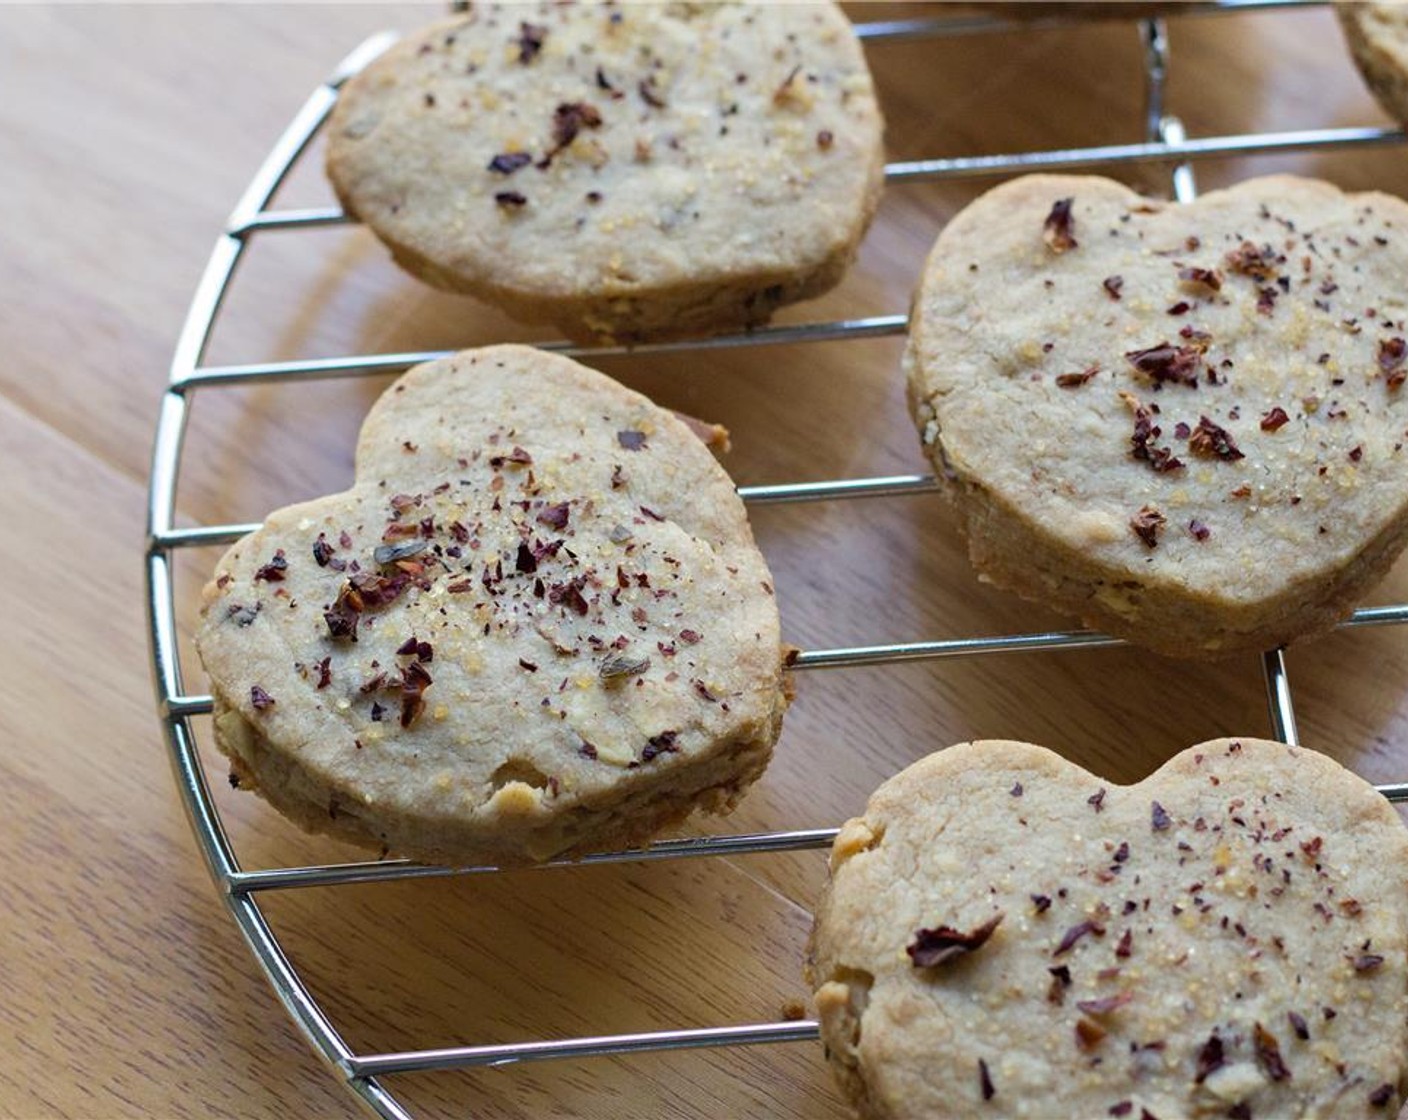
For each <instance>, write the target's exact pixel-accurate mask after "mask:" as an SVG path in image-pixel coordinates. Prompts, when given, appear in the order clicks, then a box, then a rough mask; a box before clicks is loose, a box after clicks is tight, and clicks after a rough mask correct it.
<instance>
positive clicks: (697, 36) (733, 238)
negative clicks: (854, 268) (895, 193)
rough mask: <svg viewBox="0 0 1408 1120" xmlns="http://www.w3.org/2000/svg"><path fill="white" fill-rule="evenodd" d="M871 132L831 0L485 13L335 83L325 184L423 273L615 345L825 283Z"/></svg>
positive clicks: (707, 323)
mask: <svg viewBox="0 0 1408 1120" xmlns="http://www.w3.org/2000/svg"><path fill="white" fill-rule="evenodd" d="M881 132H882V122H881V118H880V112H879V109H878V107H877V105H876V101H875V93H874V90H873V88H872V86H871V79H870V73H869V71H868V70H867V69H866V64H865V59H864V57H863V56H862V54H861V49H860V45H859V43H858V42H857V40H856V38H855V35H854V34H853V33H852V31H851V26H850V23H849V22H848V21H847V19H846V17H845V16H844V15H843V14H842V12H841V11H840V9H839V8H838V7H837V6H836V5H835V4H832V3H797V4H791V3H789V4H757V3H755V4H713V3H698V4H696V3H670V4H665V3H651V4H624V5H599V4H556V3H536V4H507V5H497V4H485V5H479V4H476V5H475V6H474V8H473V10H472V11H470V12H469V13H468V14H466V15H463V16H458V17H456V18H454V19H451V20H447V21H444V22H442V23H438V24H436V25H435V26H433V27H431V28H428V29H427V30H425V31H422V32H420V33H418V34H416V35H413V36H411V37H409V38H408V39H406V40H405V41H404V42H402V43H399V44H398V45H396V46H394V47H392V48H391V49H390V50H389V51H388V52H387V53H386V54H385V55H384V56H383V57H381V58H379V59H378V60H376V61H375V62H374V63H372V64H371V65H370V66H369V67H367V69H366V70H365V71H364V72H363V73H362V74H360V75H359V76H358V77H356V78H354V79H353V80H352V81H350V82H349V83H348V84H347V86H346V87H345V88H344V89H343V91H342V93H341V95H340V97H339V100H338V105H337V108H336V110H335V111H334V113H333V118H332V123H331V128H330V130H329V137H330V139H329V146H328V173H329V175H330V177H331V179H332V183H333V187H334V188H335V190H336V191H337V194H338V197H339V198H340V199H341V201H342V204H343V206H344V207H345V208H346V210H347V211H348V212H349V213H351V214H353V215H355V216H356V217H358V218H361V219H362V220H363V221H365V222H366V223H367V224H368V225H370V226H371V228H372V229H373V230H374V231H375V232H376V233H377V235H378V236H379V237H380V238H381V239H382V240H383V241H385V242H386V244H387V245H388V246H389V247H390V248H391V251H392V253H393V255H394V256H395V257H396V259H397V261H399V262H400V263H401V264H402V265H403V266H405V267H406V268H407V269H409V270H410V271H411V272H413V273H415V274H416V275H417V276H420V277H421V278H422V279H424V280H427V281H429V282H430V283H432V284H434V285H436V286H437V287H442V288H448V289H450V290H452V291H460V292H468V293H470V294H472V295H476V296H479V297H481V298H483V299H485V300H488V301H490V302H492V303H495V304H498V305H499V306H501V307H502V308H504V310H506V311H508V312H509V313H510V314H512V315H514V316H515V317H517V318H520V319H523V320H526V321H530V322H551V323H554V324H556V325H557V326H558V327H559V328H561V329H562V330H565V331H566V332H568V333H569V334H571V335H572V336H574V337H584V336H585V337H591V336H606V337H610V338H614V339H618V340H620V341H625V342H629V341H634V340H639V339H644V338H651V337H660V336H665V335H678V334H688V333H697V332H702V331H708V330H712V329H714V328H719V327H740V326H751V325H754V324H759V323H762V322H765V321H766V320H767V319H768V317H769V316H770V315H771V314H772V312H773V310H774V309H775V308H777V307H778V306H780V305H782V304H784V303H791V302H793V301H794V300H799V299H804V298H806V297H808V296H813V295H817V294H819V293H820V292H822V291H825V290H826V289H827V288H830V287H831V286H832V285H834V284H835V283H836V282H837V281H838V280H839V279H840V278H841V274H842V272H843V271H844V270H845V268H846V266H847V265H848V264H849V263H850V261H851V259H852V258H853V257H854V255H855V251H856V247H857V245H858V244H859V242H860V239H861V236H862V235H863V233H864V232H865V229H866V226H867V225H868V224H869V222H870V219H871V217H872V215H873V214H874V211H875V207H876V204H877V202H878V200H879V194H880V188H881V184H882V178H883V170H884V159H883V151H882V145H881Z"/></svg>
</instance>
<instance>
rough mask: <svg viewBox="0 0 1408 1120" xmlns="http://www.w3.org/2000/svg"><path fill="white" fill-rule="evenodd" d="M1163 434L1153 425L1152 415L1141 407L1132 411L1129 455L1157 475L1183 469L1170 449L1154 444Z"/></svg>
mask: <svg viewBox="0 0 1408 1120" xmlns="http://www.w3.org/2000/svg"><path fill="white" fill-rule="evenodd" d="M1162 434H1163V429H1162V428H1160V427H1159V426H1158V425H1157V424H1155V423H1154V415H1153V413H1152V412H1150V411H1149V410H1148V409H1147V408H1145V407H1144V406H1143V405H1139V406H1137V407H1136V408H1135V410H1134V434H1133V435H1132V436H1130V437H1129V442H1130V452H1129V453H1130V455H1131V456H1132V457H1133V458H1135V459H1140V460H1142V461H1144V462H1147V463H1148V464H1149V467H1150V469H1151V470H1153V471H1156V472H1157V473H1159V474H1166V473H1167V472H1169V471H1177V470H1182V469H1183V461H1182V460H1181V459H1179V458H1178V457H1177V456H1175V455H1174V453H1173V449H1172V448H1171V447H1160V446H1158V444H1157V443H1156V442H1155V441H1156V440H1157V439H1158V438H1159V436H1161V435H1162Z"/></svg>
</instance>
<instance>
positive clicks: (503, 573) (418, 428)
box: [199, 347, 785, 862]
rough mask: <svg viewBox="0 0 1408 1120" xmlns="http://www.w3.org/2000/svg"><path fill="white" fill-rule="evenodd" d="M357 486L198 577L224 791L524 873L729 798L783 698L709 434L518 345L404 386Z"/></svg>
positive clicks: (362, 459) (351, 834) (376, 413)
mask: <svg viewBox="0 0 1408 1120" xmlns="http://www.w3.org/2000/svg"><path fill="white" fill-rule="evenodd" d="M357 478H358V481H357V484H356V485H355V486H354V488H353V489H352V490H349V491H347V492H346V493H344V494H341V495H336V496H333V497H329V498H323V499H319V500H317V501H314V502H310V503H307V504H304V505H301V506H294V507H290V508H289V509H285V510H281V511H279V512H277V513H275V514H273V515H272V516H271V517H270V518H269V520H268V521H267V522H266V524H265V526H264V527H263V528H262V529H261V530H260V531H259V532H257V533H256V534H254V535H253V536H251V537H249V538H247V539H246V540H244V541H242V542H240V543H239V544H237V545H235V546H234V548H232V549H231V551H230V552H229V554H227V556H226V557H225V558H224V559H223V560H222V561H221V563H220V565H219V568H218V569H217V573H216V576H215V579H214V580H213V582H212V583H211V585H210V586H209V587H208V588H207V592H206V604H205V613H204V620H203V624H202V627H201V631H200V634H199V644H200V651H201V656H202V658H203V660H204V662H205V664H206V666H207V669H208V670H209V672H210V675H211V678H212V686H213V689H214V691H215V695H216V698H217V740H218V741H219V743H220V745H221V746H222V748H223V749H224V750H225V751H226V753H227V754H229V755H230V756H231V760H232V763H233V766H234V771H233V772H234V776H235V779H236V780H237V781H238V782H240V783H241V784H245V783H246V782H247V783H248V784H251V785H253V786H255V787H257V788H258V789H259V790H260V791H261V792H263V793H264V794H265V795H266V796H267V797H268V798H269V800H270V801H272V802H273V803H274V804H275V805H277V806H279V807H280V808H282V809H284V810H285V811H286V812H289V813H290V814H291V815H293V816H294V817H295V818H296V819H299V820H300V821H302V822H303V823H305V824H308V825H310V826H315V827H319V828H322V829H325V830H328V831H333V832H336V833H339V834H341V835H344V836H347V837H348V838H351V839H355V840H358V841H361V842H363V843H370V844H376V845H388V846H390V847H392V848H393V849H395V850H398V851H402V852H407V853H411V854H420V855H425V856H427V857H429V858H439V859H453V860H458V861H484V860H488V861H494V862H527V861H532V860H537V859H543V858H548V857H550V856H554V855H559V854H562V853H564V852H569V851H578V850H583V849H585V848H589V847H594V846H601V845H605V844H612V843H624V842H628V841H630V840H634V839H641V838H644V837H646V836H648V835H649V834H650V833H651V832H652V831H654V830H655V829H657V828H658V827H660V825H661V824H663V823H666V822H668V821H670V820H674V819H677V818H679V817H681V816H683V815H685V814H686V813H687V812H688V811H689V809H690V808H692V807H694V806H695V805H704V806H709V807H715V808H721V807H726V806H727V805H728V804H730V803H731V802H732V800H733V799H734V798H735V797H736V796H737V795H738V794H739V792H740V791H741V789H742V788H743V787H744V786H745V785H746V784H747V783H748V782H749V781H751V780H752V778H754V777H756V775H757V774H758V773H759V772H760V771H761V769H762V766H763V765H764V764H765V762H766V760H767V756H768V753H769V751H770V749H771V745H772V742H773V740H774V738H775V737H776V734H777V731H778V724H779V721H780V719H781V714H782V709H783V707H784V706H785V701H784V698H783V694H782V681H781V654H780V645H779V639H778V633H777V615H776V607H775V605H774V601H773V598H772V587H771V584H770V582H769V576H768V572H767V568H766V567H765V565H764V564H763V561H762V558H761V557H760V556H759V555H758V553H757V550H756V548H755V547H754V546H753V542H752V537H751V534H750V532H749V530H748V527H747V522H746V520H745V517H744V514H743V510H742V506H741V504H740V503H739V502H738V500H737V497H736V496H735V494H734V493H733V488H732V485H731V484H730V483H729V481H728V479H727V477H726V476H725V475H724V474H723V472H722V471H721V470H720V469H719V468H718V466H717V465H716V464H715V463H714V461H713V459H712V457H711V456H710V455H709V453H708V451H707V450H706V449H705V447H704V445H703V444H702V443H701V442H700V441H699V439H698V438H697V437H696V435H695V434H694V433H693V432H691V431H690V430H689V429H688V428H687V427H686V426H685V425H684V424H682V423H681V422H679V421H678V420H676V419H675V418H674V417H673V416H671V415H670V414H669V413H666V412H664V411H663V410H661V409H658V408H656V407H655V406H653V405H651V404H650V403H649V402H648V401H647V400H645V399H644V398H643V397H640V396H638V395H637V394H634V393H630V392H628V391H626V390H624V389H622V388H621V387H619V386H617V385H615V384H614V383H613V382H611V381H609V380H607V379H606V378H605V377H602V376H601V375H599V374H595V373H593V372H592V371H589V370H587V369H585V368H584V367H581V366H578V365H576V363H573V362H570V361H568V360H567V359H565V358H559V357H555V356H552V355H548V354H544V353H541V352H538V351H533V350H529V349H527V348H524V347H496V348H491V349H488V350H482V351H471V352H467V353H466V354H463V355H460V356H458V357H456V358H452V359H448V360H446V361H443V362H438V363H433V364H431V365H428V366H422V367H419V368H418V369H416V370H414V371H412V372H411V373H410V374H408V375H407V376H406V377H405V378H403V379H402V380H401V381H399V382H398V383H397V384H396V385H395V386H393V387H392V389H391V390H389V391H388V393H387V394H386V396H385V397H383V399H382V401H381V402H380V403H379V404H378V406H377V407H376V409H374V410H373V412H372V414H371V416H370V417H369V418H368V421H367V424H366V426H365V428H364V430H363V435H362V440H361V444H360V447H359V452H358V474H357Z"/></svg>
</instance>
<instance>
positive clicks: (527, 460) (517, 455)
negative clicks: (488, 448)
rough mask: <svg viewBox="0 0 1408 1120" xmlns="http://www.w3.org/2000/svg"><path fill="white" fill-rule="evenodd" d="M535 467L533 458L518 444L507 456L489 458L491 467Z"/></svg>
mask: <svg viewBox="0 0 1408 1120" xmlns="http://www.w3.org/2000/svg"><path fill="white" fill-rule="evenodd" d="M532 465H533V456H532V455H530V454H528V452H527V451H525V450H524V449H523V448H521V447H519V446H518V444H514V445H513V449H512V450H511V451H509V453H508V454H507V455H493V456H490V458H489V466H491V467H502V466H514V467H530V466H532Z"/></svg>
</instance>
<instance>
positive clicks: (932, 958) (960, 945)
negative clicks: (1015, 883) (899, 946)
mask: <svg viewBox="0 0 1408 1120" xmlns="http://www.w3.org/2000/svg"><path fill="white" fill-rule="evenodd" d="M1004 917H1006V915H1005V914H1004V913H1003V912H1002V911H1001V910H999V911H998V912H997V913H996V914H994V915H993V916H992V917H991V918H989V919H988V920H987V921H986V922H983V923H982V924H981V925H978V926H974V927H973V928H972V929H970V930H967V931H966V932H965V931H964V930H957V929H954V928H953V927H952V926H937V927H936V928H934V929H919V930H916V931H915V933H914V940H913V941H911V942H910V943H909V945H908V946H906V947H905V952H906V953H908V954H909V959H910V960H911V961H912V962H913V964H914V967H915V968H935V967H937V966H939V965H942V964H946V963H948V962H949V961H951V960H954V959H955V958H957V957H963V956H967V955H968V954H969V953H975V952H977V951H978V950H979V949H981V948H982V947H983V946H984V945H985V944H986V943H987V940H988V938H990V937H991V936H992V935H993V931H994V930H995V929H997V927H998V926H1000V925H1001V924H1002V919H1003V918H1004Z"/></svg>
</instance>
